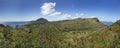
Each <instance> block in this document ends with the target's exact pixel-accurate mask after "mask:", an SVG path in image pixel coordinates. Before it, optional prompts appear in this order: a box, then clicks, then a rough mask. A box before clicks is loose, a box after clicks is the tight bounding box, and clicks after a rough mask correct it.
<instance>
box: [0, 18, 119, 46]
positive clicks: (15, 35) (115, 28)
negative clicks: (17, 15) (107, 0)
mask: <svg viewBox="0 0 120 48" xmlns="http://www.w3.org/2000/svg"><path fill="white" fill-rule="evenodd" d="M39 23H40V24H39ZM109 28H110V29H109ZM119 29H120V26H119V25H118V24H117V25H116V24H115V25H112V26H110V27H107V26H104V25H103V24H102V23H100V22H99V21H98V20H97V19H96V18H93V19H80V18H79V19H73V20H64V21H56V22H49V23H45V24H41V19H40V20H39V21H38V22H37V23H35V24H34V23H33V24H27V25H24V26H17V27H16V28H11V27H10V26H4V25H0V48H119V47H120V30H119Z"/></svg>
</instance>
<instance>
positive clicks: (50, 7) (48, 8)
mask: <svg viewBox="0 0 120 48" xmlns="http://www.w3.org/2000/svg"><path fill="white" fill-rule="evenodd" d="M55 6H56V3H55V2H48V3H44V4H43V5H42V6H41V14H42V15H50V16H56V15H60V14H61V12H57V11H56V10H55V9H54V7H55Z"/></svg>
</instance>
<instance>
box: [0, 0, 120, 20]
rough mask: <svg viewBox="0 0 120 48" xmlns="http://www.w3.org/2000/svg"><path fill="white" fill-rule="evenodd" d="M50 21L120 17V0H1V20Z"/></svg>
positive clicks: (114, 18)
mask: <svg viewBox="0 0 120 48" xmlns="http://www.w3.org/2000/svg"><path fill="white" fill-rule="evenodd" d="M41 17H43V18H46V19H48V20H50V21H56V20H64V19H74V18H94V17H97V18H98V19H99V20H100V21H112V22H115V21H117V20H119V19H120V0H0V21H2V22H4V21H31V20H36V19H38V18H41Z"/></svg>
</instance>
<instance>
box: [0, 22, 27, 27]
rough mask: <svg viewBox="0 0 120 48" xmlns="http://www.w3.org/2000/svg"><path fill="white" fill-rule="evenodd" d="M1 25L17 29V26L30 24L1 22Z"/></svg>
mask: <svg viewBox="0 0 120 48" xmlns="http://www.w3.org/2000/svg"><path fill="white" fill-rule="evenodd" d="M0 24H4V25H9V26H11V27H15V26H16V25H25V24H28V22H1V23H0Z"/></svg>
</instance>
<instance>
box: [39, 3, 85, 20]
mask: <svg viewBox="0 0 120 48" xmlns="http://www.w3.org/2000/svg"><path fill="white" fill-rule="evenodd" d="M55 6H56V2H46V3H44V4H43V5H42V6H41V7H40V8H41V14H42V15H47V16H54V17H57V18H58V17H59V18H61V19H74V18H79V17H81V16H84V15H85V14H84V13H76V14H73V16H72V15H70V14H67V13H62V12H59V11H56V10H55V8H54V7H55Z"/></svg>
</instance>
